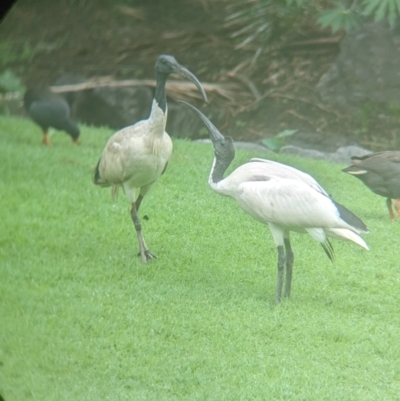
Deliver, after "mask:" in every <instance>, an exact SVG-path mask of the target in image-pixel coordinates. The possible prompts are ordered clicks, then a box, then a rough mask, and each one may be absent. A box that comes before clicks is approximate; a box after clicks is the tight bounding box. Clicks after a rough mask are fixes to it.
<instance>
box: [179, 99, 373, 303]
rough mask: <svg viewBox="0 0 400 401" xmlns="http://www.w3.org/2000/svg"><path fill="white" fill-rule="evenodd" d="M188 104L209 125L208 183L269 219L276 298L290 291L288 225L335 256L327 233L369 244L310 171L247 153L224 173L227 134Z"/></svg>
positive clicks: (230, 152)
mask: <svg viewBox="0 0 400 401" xmlns="http://www.w3.org/2000/svg"><path fill="white" fill-rule="evenodd" d="M180 102H181V103H184V104H186V105H187V106H188V107H189V108H190V109H191V110H192V111H193V112H194V113H195V114H197V116H198V117H199V118H200V119H201V120H202V121H203V123H204V124H205V126H206V127H207V129H208V131H209V133H210V138H211V141H212V143H213V146H214V162H213V165H212V169H211V173H210V176H209V180H208V183H209V185H210V186H211V188H212V189H213V190H214V191H215V192H217V193H219V194H220V195H223V196H228V197H231V198H233V199H234V200H236V202H237V203H238V204H239V206H240V207H241V208H242V209H243V210H244V211H245V212H246V213H248V214H249V215H250V216H252V217H253V218H254V219H255V220H258V221H259V222H261V223H264V224H268V225H269V228H270V230H271V234H272V237H273V239H274V241H275V245H276V247H277V251H278V279H277V286H276V293H275V301H276V303H279V302H280V301H281V294H282V288H283V282H284V276H285V274H286V280H285V291H284V295H285V297H289V296H290V290H291V281H292V268H293V261H294V255H293V251H292V247H291V244H290V238H289V234H290V231H295V232H299V233H308V234H310V235H311V236H312V237H313V238H314V239H315V240H317V241H318V242H319V243H320V244H321V245H322V247H323V249H324V251H325V252H326V254H327V255H328V257H329V258H330V259H331V260H332V259H333V257H334V253H333V247H332V244H331V243H330V241H329V237H333V238H339V239H342V240H348V241H352V242H354V243H356V244H357V245H359V246H361V247H362V248H365V249H368V246H367V244H366V243H365V242H364V240H363V239H362V238H361V237H360V235H359V234H360V233H366V232H368V228H367V226H366V225H365V224H364V223H363V222H362V221H361V220H360V219H359V218H358V217H357V216H356V215H354V214H353V213H352V212H350V211H349V210H348V209H346V208H345V207H344V206H342V205H340V204H339V203H337V202H335V201H334V200H333V199H331V198H330V197H329V195H328V194H327V193H326V191H325V190H324V189H323V188H322V187H321V186H320V185H319V184H318V182H317V181H316V180H315V179H314V178H312V177H311V176H310V175H308V174H306V173H304V172H302V171H300V170H297V169H295V168H293V167H290V166H287V165H285V164H281V163H277V162H274V161H271V160H265V159H257V158H255V159H251V160H250V162H248V163H245V164H242V165H241V166H239V167H238V168H236V170H234V171H233V172H232V173H231V174H230V175H229V176H227V177H225V178H224V173H225V171H226V169H227V168H228V166H229V165H230V163H231V162H232V160H233V159H234V157H235V148H234V144H233V139H232V138H231V137H224V136H223V135H222V134H221V133H220V132H219V131H218V129H217V128H216V127H215V126H214V125H213V124H212V123H211V121H210V120H209V119H208V118H207V117H206V116H205V115H204V114H203V113H201V112H200V111H199V110H198V109H196V108H195V107H194V106H192V105H191V104H189V103H187V102H183V101H180Z"/></svg>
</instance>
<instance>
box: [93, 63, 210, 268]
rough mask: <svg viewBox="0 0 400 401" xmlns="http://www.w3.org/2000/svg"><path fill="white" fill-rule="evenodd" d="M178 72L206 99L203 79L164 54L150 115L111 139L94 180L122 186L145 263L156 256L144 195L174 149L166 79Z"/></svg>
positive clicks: (159, 174) (114, 191) (159, 65)
mask: <svg viewBox="0 0 400 401" xmlns="http://www.w3.org/2000/svg"><path fill="white" fill-rule="evenodd" d="M172 73H177V74H179V75H181V76H182V77H183V78H186V79H189V80H190V81H192V82H193V83H194V84H195V85H196V87H197V88H198V90H199V91H200V92H201V95H202V97H203V99H204V101H205V102H207V96H206V93H205V91H204V89H203V87H202V86H201V84H200V82H199V80H198V79H197V78H196V77H195V75H194V74H192V73H191V72H190V71H189V70H188V69H187V68H185V67H183V66H182V65H180V64H179V63H178V62H177V61H176V60H175V58H174V57H173V56H170V55H161V56H159V57H158V59H157V61H156V65H155V75H156V89H155V95H154V99H153V104H152V107H151V112H150V117H149V118H148V119H147V120H142V121H139V122H137V123H136V124H134V125H131V126H128V127H126V128H123V129H122V130H120V131H118V132H116V133H115V134H114V135H113V136H112V137H111V138H110V139H109V140H108V142H107V144H106V146H105V148H104V150H103V153H102V155H101V157H100V160H99V161H98V163H97V167H96V169H95V172H94V177H93V182H94V184H96V185H100V186H103V187H108V186H112V187H113V191H112V193H113V194H116V193H117V191H118V188H119V187H122V189H123V191H124V193H125V195H126V197H127V198H128V200H129V202H130V203H131V205H132V207H131V218H132V221H133V224H134V226H135V230H136V234H137V238H138V241H139V251H140V256H141V260H142V262H143V263H147V261H148V260H150V259H154V258H155V255H154V254H153V253H151V252H150V251H149V249H148V247H147V245H146V242H145V240H144V238H143V234H142V227H141V222H140V219H139V216H138V210H139V207H140V204H141V202H142V200H143V197H144V196H145V195H146V194H147V192H148V191H149V189H150V188H151V186H152V185H153V184H154V183H155V182H156V181H157V179H158V178H159V177H160V176H161V174H163V173H164V171H165V170H166V168H167V164H168V160H169V158H170V156H171V153H172V141H171V138H170V137H169V135H168V134H167V133H166V132H165V126H166V123H167V96H166V91H165V83H166V80H167V77H168V75H169V74H172Z"/></svg>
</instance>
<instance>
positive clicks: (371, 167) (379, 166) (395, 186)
mask: <svg viewBox="0 0 400 401" xmlns="http://www.w3.org/2000/svg"><path fill="white" fill-rule="evenodd" d="M351 160H352V162H353V164H352V165H351V166H349V167H346V168H344V169H343V170H342V171H344V172H345V173H348V174H351V175H354V177H357V178H358V179H359V180H361V181H362V182H363V183H364V184H365V185H366V186H367V187H368V188H369V189H370V190H371V191H372V192H374V193H376V194H377V195H380V196H384V197H385V198H386V206H387V208H388V212H389V216H390V218H391V219H392V220H396V217H395V215H394V212H393V209H392V199H396V201H395V203H394V207H395V209H396V211H397V214H398V215H399V216H400V151H398V150H388V151H385V152H377V153H372V154H368V155H366V156H362V157H357V156H353V157H352V158H351Z"/></svg>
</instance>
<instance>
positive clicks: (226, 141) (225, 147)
mask: <svg viewBox="0 0 400 401" xmlns="http://www.w3.org/2000/svg"><path fill="white" fill-rule="evenodd" d="M179 103H183V104H185V105H186V106H188V107H189V108H190V109H191V110H192V111H193V112H194V113H195V114H196V115H197V116H198V117H199V118H200V119H201V120H202V121H203V123H204V125H205V126H206V127H207V129H208V131H209V133H210V139H211V142H212V143H213V146H214V154H215V158H216V159H217V161H218V162H219V163H221V164H222V165H224V166H226V167H225V168H228V166H229V164H230V163H231V161H232V160H233V159H234V158H235V146H234V145H233V139H232V138H231V137H230V136H227V137H225V136H223V135H222V134H221V132H219V130H218V128H217V127H216V126H215V125H214V124H213V123H212V122H211V121H210V120H209V119H208V118H207V117H206V116H205V115H204V114H203V113H202V112H201V111H200V110H198V109H197V108H196V107H194V106H192V105H191V104H190V103H187V102H185V101H183V100H179Z"/></svg>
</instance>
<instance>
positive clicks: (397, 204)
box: [394, 198, 400, 216]
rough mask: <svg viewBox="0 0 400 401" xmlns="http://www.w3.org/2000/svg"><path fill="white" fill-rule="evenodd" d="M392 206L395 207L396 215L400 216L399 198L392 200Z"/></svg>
mask: <svg viewBox="0 0 400 401" xmlns="http://www.w3.org/2000/svg"><path fill="white" fill-rule="evenodd" d="M394 208H395V209H396V212H397V214H398V216H400V198H399V199H396V201H395V202H394Z"/></svg>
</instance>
